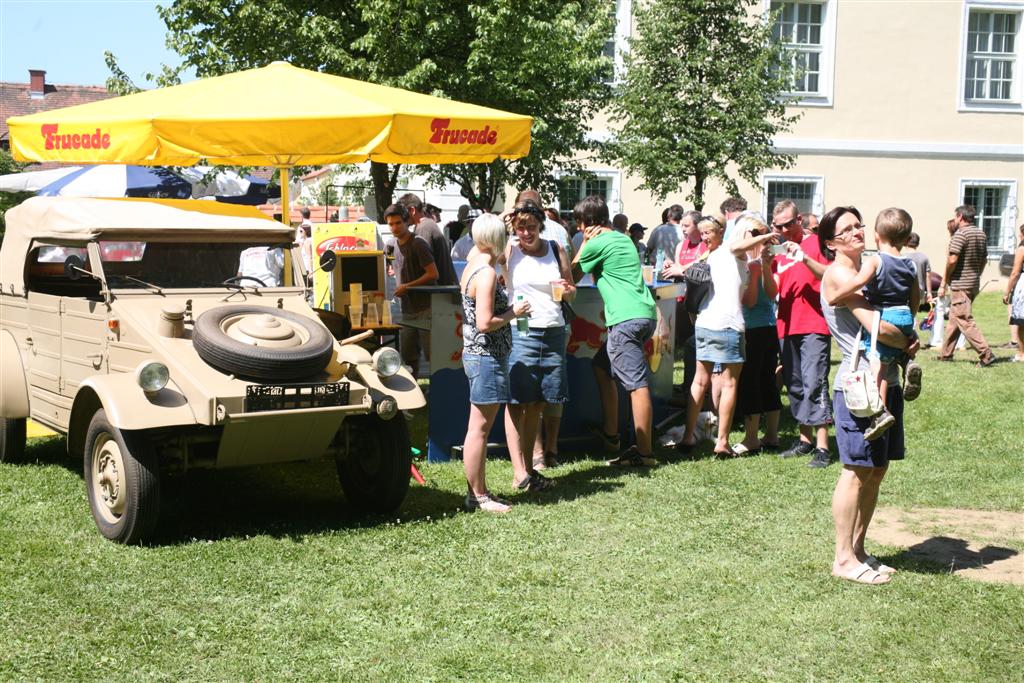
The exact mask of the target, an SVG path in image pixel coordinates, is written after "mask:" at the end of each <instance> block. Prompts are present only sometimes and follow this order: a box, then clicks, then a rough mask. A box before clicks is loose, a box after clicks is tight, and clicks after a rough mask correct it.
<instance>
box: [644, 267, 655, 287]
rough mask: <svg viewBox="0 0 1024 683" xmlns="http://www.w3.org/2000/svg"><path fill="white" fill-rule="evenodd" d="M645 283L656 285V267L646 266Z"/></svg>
mask: <svg viewBox="0 0 1024 683" xmlns="http://www.w3.org/2000/svg"><path fill="white" fill-rule="evenodd" d="M644 282H646V283H647V284H649V285H653V284H654V266H644Z"/></svg>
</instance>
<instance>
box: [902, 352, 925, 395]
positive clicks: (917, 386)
mask: <svg viewBox="0 0 1024 683" xmlns="http://www.w3.org/2000/svg"><path fill="white" fill-rule="evenodd" d="M921 374H922V373H921V366H920V365H918V364H917V363H915V362H914V361H909V362H908V363H907V365H906V367H904V368H903V400H904V401H913V400H914V399H915V398H917V397H918V396H920V395H921Z"/></svg>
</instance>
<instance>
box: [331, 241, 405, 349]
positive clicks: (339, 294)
mask: <svg viewBox="0 0 1024 683" xmlns="http://www.w3.org/2000/svg"><path fill="white" fill-rule="evenodd" d="M312 239H313V262H314V263H316V262H318V261H319V258H320V256H321V255H323V253H324V252H325V251H328V250H330V251H333V252H334V253H335V255H336V256H337V262H336V264H335V266H334V268H333V269H331V270H330V271H323V270H320V269H317V270H316V271H315V272H314V275H313V307H314V308H318V309H323V310H327V311H333V312H335V313H338V314H340V315H344V316H347V317H348V319H349V320H350V321H351V323H352V330H353V332H362V331H365V330H373V331H374V332H375V333H376V334H378V335H379V336H383V335H396V334H397V332H398V329H399V328H398V326H397V325H395V324H394V322H393V321H392V319H391V307H390V305H389V301H388V299H387V297H386V285H385V273H386V265H385V262H384V251H383V248H382V246H383V245H382V244H381V242H380V237H379V236H378V232H377V225H376V224H375V223H369V222H366V221H359V222H351V223H320V224H316V225H314V226H313V238H312Z"/></svg>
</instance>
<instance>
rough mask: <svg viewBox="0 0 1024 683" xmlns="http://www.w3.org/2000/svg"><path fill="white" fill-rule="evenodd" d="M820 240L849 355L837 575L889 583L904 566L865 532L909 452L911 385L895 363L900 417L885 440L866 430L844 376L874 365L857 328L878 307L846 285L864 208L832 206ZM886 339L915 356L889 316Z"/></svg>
mask: <svg viewBox="0 0 1024 683" xmlns="http://www.w3.org/2000/svg"><path fill="white" fill-rule="evenodd" d="M817 239H818V242H819V245H820V247H821V251H822V253H823V254H825V255H826V256H827V257H829V258H831V259H833V263H832V264H831V265H830V266H829V267H828V269H827V270H826V271H825V274H824V276H823V278H822V283H821V304H822V312H823V313H824V315H825V320H826V321H827V322H828V327H829V332H831V334H832V338H833V339H834V340H835V342H836V344H837V345H838V346H839V349H840V351H841V352H842V354H843V359H842V363H841V364H840V366H839V369H838V371H837V372H836V373H835V377H836V380H835V384H834V386H833V388H834V394H833V409H834V413H835V426H836V444H837V446H838V448H839V459H840V462H842V465H843V470H842V472H841V473H840V475H839V481H838V482H837V483H836V488H835V492H834V493H833V495H832V517H833V520H834V522H835V529H836V549H835V558H834V560H833V563H832V574H833V575H834V576H836V577H839V578H843V579H847V580H849V581H854V582H856V583H863V584H869V585H881V584H885V583H888V582H889V581H890V580H891V578H892V575H893V574H894V573H895V571H896V570H895V569H893V568H892V567H888V566H886V565H884V564H882V563H881V562H880V561H879V560H878V559H877V558H875V557H873V556H871V555H869V554H868V553H867V552H866V551H865V549H864V539H865V537H866V535H867V529H868V525H870V523H871V517H872V515H873V514H874V511H875V505H876V503H877V501H878V490H879V487H880V486H881V483H882V479H883V478H884V477H885V473H886V471H887V470H888V467H889V462H890V461H892V460H902V459H903V456H904V434H903V390H902V388H901V387H900V385H899V372H897V368H898V366H896V365H895V364H893V365H890V366H889V368H888V372H887V377H886V379H887V380H888V390H887V396H886V399H887V405H888V409H889V412H890V413H891V414H892V417H893V420H894V422H893V424H892V426H891V427H890V428H889V429H888V431H886V432H885V433H884V434H882V435H881V436H879V438H878V439H876V440H874V441H867V440H866V439H865V432H866V431H867V430H868V429H869V428H870V426H871V418H870V417H855V416H854V415H853V414H851V413H850V410H849V409H848V408H847V405H846V400H845V396H844V393H843V385H842V383H841V378H842V377H843V375H844V374H845V373H846V372H848V371H851V370H855V369H862V370H864V371H869V368H868V363H867V362H866V361H865V359H864V358H863V357H859V358H858V362H859V366H858V368H853V367H852V365H853V356H854V352H855V351H857V334H858V332H859V331H860V330H861V326H862V325H864V326H870V325H871V323H872V320H873V318H874V309H873V308H872V307H871V306H870V305H869V304H868V303H867V301H866V300H865V299H864V297H863V295H862V294H860V293H859V292H852V293H845V292H844V291H843V290H844V289H846V288H845V287H844V286H845V285H846V283H847V282H848V281H850V280H851V279H853V278H854V277H856V276H857V273H858V272H859V271H860V270H861V265H862V264H861V255H862V254H863V252H864V247H865V242H864V226H863V225H862V224H861V216H860V212H858V211H857V209H855V208H853V207H836V208H834V209H832V210H831V211H829V212H828V213H827V214H825V216H823V217H822V219H821V223H820V224H819V225H818V236H817ZM878 339H879V341H880V342H882V343H884V344H886V345H888V346H890V347H893V348H903V349H907V352H908V354H909V355H913V353H914V352H915V351H916V348H917V341H916V339H909V338H908V337H906V336H904V335H903V334H901V333H900V332H899V330H898V329H897V328H896V327H895V326H893V325H891V324H890V323H886V322H882V323H881V324H880V326H879V335H878ZM908 346H909V348H908Z"/></svg>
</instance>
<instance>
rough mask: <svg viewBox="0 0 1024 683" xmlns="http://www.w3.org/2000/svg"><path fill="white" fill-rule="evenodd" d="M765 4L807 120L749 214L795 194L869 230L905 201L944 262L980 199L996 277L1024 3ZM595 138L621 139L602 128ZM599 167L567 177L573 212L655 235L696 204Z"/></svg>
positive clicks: (806, 0) (1023, 215)
mask: <svg viewBox="0 0 1024 683" xmlns="http://www.w3.org/2000/svg"><path fill="white" fill-rule="evenodd" d="M759 9H760V10H761V11H763V12H764V13H765V16H766V17H767V13H768V12H772V13H776V12H777V13H778V20H777V22H776V24H775V36H776V39H777V40H780V41H781V42H783V43H784V44H785V45H786V46H787V48H788V50H789V54H790V55H791V56H792V59H793V60H794V62H795V64H796V65H797V66H798V67H799V69H800V72H801V73H800V74H799V75H798V76H797V77H796V78H795V81H794V83H793V90H792V92H791V93H789V95H790V96H791V97H793V98H795V99H794V105H793V107H792V108H791V111H794V112H797V113H799V114H801V118H800V120H799V121H798V122H797V123H796V124H795V125H794V126H793V128H792V130H791V131H790V132H788V133H787V134H785V135H781V136H779V137H778V138H777V139H776V140H775V146H776V148H777V149H778V150H779V151H782V152H786V153H790V154H794V155H796V163H795V164H794V165H793V166H792V167H790V168H788V169H785V170H782V169H770V170H767V171H765V172H764V173H763V174H762V176H761V178H760V183H759V184H757V185H754V186H752V185H750V184H748V183H743V182H741V184H740V188H741V193H742V195H743V196H744V197H745V198H746V199H747V200H748V202H749V204H750V207H751V208H753V209H758V210H761V211H763V212H765V213H766V215H770V210H771V206H772V205H773V204H774V203H775V202H776V201H778V200H779V199H783V198H790V199H793V200H795V201H796V202H797V204H798V205H799V206H800V207H801V209H802V210H803V211H812V212H814V213H816V214H819V215H820V214H822V213H823V212H824V211H826V210H827V209H828V208H830V207H833V206H837V205H851V204H852V205H854V206H856V207H858V208H859V209H860V210H861V212H862V213H863V214H864V219H865V223H866V224H867V225H869V226H870V225H873V222H874V216H875V215H876V214H877V213H878V211H880V210H881V209H883V208H886V207H888V206H900V207H902V208H905V209H906V210H907V211H909V212H910V213H911V215H912V216H913V218H914V223H915V230H916V231H917V232H918V234H920V235H921V240H922V250H923V251H925V252H926V253H927V254H928V255H929V257H930V258H931V260H932V263H933V264H936V263H940V262H941V261H942V260H943V259H944V254H945V246H946V243H947V240H948V237H947V234H946V221H947V219H949V218H950V217H952V215H953V210H954V208H955V207H956V206H958V205H959V204H962V203H971V204H974V205H975V206H976V207H977V209H978V211H979V221H978V224H979V225H980V226H981V227H982V228H983V229H984V230H985V231H986V233H987V234H988V236H989V254H990V257H991V259H992V261H993V267H992V268H991V269H990V270H989V272H988V273H987V274H986V276H987V277H992V278H994V277H997V275H996V268H995V266H994V262H995V261H996V260H997V259H998V257H999V255H1000V254H1002V253H1003V252H1005V251H1006V250H1012V248H1013V247H1014V245H1015V238H1014V236H1015V234H1016V226H1017V225H1019V224H1020V222H1022V221H1024V212H1022V211H1021V210H1020V208H1019V207H1021V204H1022V198H1024V196H1022V192H1024V78H1022V76H1024V29H1022V25H1024V0H991V1H990V0H955V1H950V0H924V1H921V0H876V1H863V0H857V1H855V0H801V1H797V2H788V1H787V2H780V1H774V0H769V1H766V2H765V3H764V4H763V5H761V6H760V8H759ZM617 19H618V27H617V30H616V40H615V47H616V54H617V62H618V64H619V66H620V68H621V57H619V56H618V55H621V50H623V49H625V46H626V38H627V37H628V36H629V34H630V33H631V32H632V30H633V25H632V3H631V1H630V0H618V2H617ZM765 20H767V19H765ZM595 134H596V135H597V136H598V137H605V136H608V135H610V134H611V133H610V132H609V131H608V130H607V127H606V126H605V124H604V123H603V122H598V124H597V126H596V131H595ZM590 170H591V171H592V172H593V173H594V174H595V177H594V178H590V179H572V178H564V179H563V183H564V186H565V188H564V189H563V193H562V197H561V198H560V199H561V201H562V205H563V209H564V208H569V209H571V206H566V204H568V203H569V202H571V201H572V200H573V198H574V197H576V196H583V195H586V194H590V193H592V192H597V193H601V194H604V195H605V197H606V198H607V199H608V201H609V204H610V206H611V209H612V211H613V212H623V213H625V214H627V215H628V216H629V219H630V221H637V222H640V223H643V224H644V225H646V226H655V225H657V224H658V223H659V222H660V215H661V211H662V209H663V208H664V207H665V206H668V205H670V204H673V203H679V204H682V205H683V206H685V207H687V208H690V206H689V205H688V203H687V202H686V201H684V198H685V197H686V195H687V193H688V189H689V188H686V187H684V188H682V189H681V190H680V191H679V192H678V193H676V194H675V195H670V196H669V197H668V198H666V199H665V201H660V202H659V201H656V200H655V199H654V198H653V197H651V196H650V195H649V194H648V193H646V192H644V191H640V190H638V189H637V185H638V181H637V180H636V179H634V178H631V177H630V176H629V175H628V174H626V173H625V172H623V171H621V170H620V169H616V168H611V167H608V166H606V165H600V164H594V165H592V166H591V167H590ZM705 196H706V201H707V203H706V205H705V210H707V211H710V210H712V209H713V208H715V207H717V206H718V204H720V203H721V201H722V200H723V199H725V197H726V192H725V190H724V189H723V188H722V187H717V186H714V185H712V186H711V187H709V188H708V189H707V191H706V192H705ZM869 242H870V239H869ZM938 268H939V269H941V266H939V267H938Z"/></svg>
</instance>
